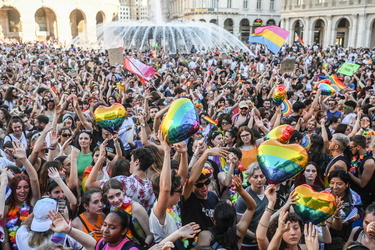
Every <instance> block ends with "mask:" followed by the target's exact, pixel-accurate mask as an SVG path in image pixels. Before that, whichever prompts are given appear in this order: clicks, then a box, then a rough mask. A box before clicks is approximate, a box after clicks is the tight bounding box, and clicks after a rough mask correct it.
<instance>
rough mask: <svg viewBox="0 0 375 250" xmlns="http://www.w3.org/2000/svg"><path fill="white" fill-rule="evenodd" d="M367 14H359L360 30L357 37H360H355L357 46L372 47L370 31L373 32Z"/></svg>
mask: <svg viewBox="0 0 375 250" xmlns="http://www.w3.org/2000/svg"><path fill="white" fill-rule="evenodd" d="M366 19H367V14H359V16H358V29H357V30H358V31H357V37H358V39H355V41H356V44H355V47H357V48H358V47H370V45H371V44H370V42H369V41H370V39H369V37H370V33H371V27H369V24H368V23H367V22H366Z"/></svg>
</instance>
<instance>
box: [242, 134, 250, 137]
mask: <svg viewBox="0 0 375 250" xmlns="http://www.w3.org/2000/svg"><path fill="white" fill-rule="evenodd" d="M249 136H250V134H245V135H241V138H246V137H249Z"/></svg>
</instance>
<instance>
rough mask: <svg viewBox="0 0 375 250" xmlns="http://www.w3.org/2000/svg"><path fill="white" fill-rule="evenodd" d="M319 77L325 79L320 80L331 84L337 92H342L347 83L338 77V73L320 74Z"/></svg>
mask: <svg viewBox="0 0 375 250" xmlns="http://www.w3.org/2000/svg"><path fill="white" fill-rule="evenodd" d="M319 78H320V79H324V80H323V81H320V82H323V83H328V84H331V87H332V88H333V89H334V90H335V91H336V92H340V90H342V89H343V88H345V87H346V86H345V84H344V83H343V82H342V81H341V80H340V79H339V78H338V77H337V75H330V76H319Z"/></svg>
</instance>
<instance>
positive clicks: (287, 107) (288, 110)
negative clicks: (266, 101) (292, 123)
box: [280, 99, 293, 117]
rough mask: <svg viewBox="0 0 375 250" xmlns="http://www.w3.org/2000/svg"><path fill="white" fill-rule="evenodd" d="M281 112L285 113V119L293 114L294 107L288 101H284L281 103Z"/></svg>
mask: <svg viewBox="0 0 375 250" xmlns="http://www.w3.org/2000/svg"><path fill="white" fill-rule="evenodd" d="M280 108H281V112H283V115H284V116H285V117H288V116H290V115H291V114H292V111H293V109H292V105H291V104H290V102H289V101H288V100H287V99H284V100H283V102H282V103H281V107H280Z"/></svg>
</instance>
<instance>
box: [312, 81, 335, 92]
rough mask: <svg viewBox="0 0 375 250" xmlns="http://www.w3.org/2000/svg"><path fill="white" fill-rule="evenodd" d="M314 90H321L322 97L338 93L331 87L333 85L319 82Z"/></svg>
mask: <svg viewBox="0 0 375 250" xmlns="http://www.w3.org/2000/svg"><path fill="white" fill-rule="evenodd" d="M314 89H315V90H318V89H320V90H321V91H322V95H333V94H335V93H336V90H335V89H334V88H333V87H332V86H331V84H329V83H325V82H318V83H317V84H315V86H314Z"/></svg>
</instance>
